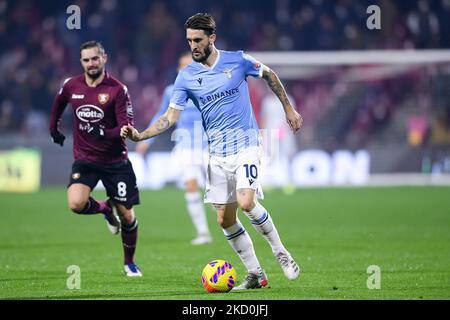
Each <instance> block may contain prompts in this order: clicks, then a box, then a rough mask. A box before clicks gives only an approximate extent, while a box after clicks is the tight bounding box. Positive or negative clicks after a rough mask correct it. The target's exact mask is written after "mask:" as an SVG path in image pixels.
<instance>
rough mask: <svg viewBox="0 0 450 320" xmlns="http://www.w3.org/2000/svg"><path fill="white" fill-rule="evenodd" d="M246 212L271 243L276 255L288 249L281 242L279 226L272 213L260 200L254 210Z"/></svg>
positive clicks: (257, 229) (256, 227)
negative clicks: (276, 224)
mask: <svg viewBox="0 0 450 320" xmlns="http://www.w3.org/2000/svg"><path fill="white" fill-rule="evenodd" d="M244 213H245V215H246V216H247V217H248V218H249V219H250V222H251V223H252V225H253V227H254V228H255V229H256V231H258V232H259V233H260V234H261V235H262V236H263V237H264V238H265V239H266V240H267V242H268V243H269V244H270V246H271V247H272V252H273V254H274V255H277V254H278V253H279V252H281V251H283V252H285V251H286V248H285V247H284V245H283V244H282V243H281V239H280V236H279V235H278V231H277V228H276V227H275V225H274V223H273V221H272V218H271V217H270V214H269V213H268V212H267V210H266V209H265V208H264V207H263V206H262V205H261V204H260V203H259V202H256V206H255V207H254V208H253V210H252V211H250V212H246V211H244Z"/></svg>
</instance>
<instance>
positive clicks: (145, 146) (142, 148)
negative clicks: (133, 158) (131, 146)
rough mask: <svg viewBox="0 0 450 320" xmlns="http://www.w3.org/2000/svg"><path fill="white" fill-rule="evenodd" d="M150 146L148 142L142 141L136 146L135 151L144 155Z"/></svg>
mask: <svg viewBox="0 0 450 320" xmlns="http://www.w3.org/2000/svg"><path fill="white" fill-rule="evenodd" d="M148 147H149V144H148V142H147V141H141V142H139V143H137V144H136V148H135V151H136V152H137V153H139V154H141V155H144V154H145V153H146V152H147V150H148Z"/></svg>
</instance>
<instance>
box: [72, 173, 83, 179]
mask: <svg viewBox="0 0 450 320" xmlns="http://www.w3.org/2000/svg"><path fill="white" fill-rule="evenodd" d="M80 176H81V175H80V174H79V173H78V172H77V173H74V174H72V179H73V180H78V179H80Z"/></svg>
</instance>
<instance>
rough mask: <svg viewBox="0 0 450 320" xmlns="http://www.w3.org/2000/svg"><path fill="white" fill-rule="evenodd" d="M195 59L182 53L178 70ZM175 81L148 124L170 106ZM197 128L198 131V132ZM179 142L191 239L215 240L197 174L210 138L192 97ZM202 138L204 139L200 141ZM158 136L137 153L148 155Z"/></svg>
mask: <svg viewBox="0 0 450 320" xmlns="http://www.w3.org/2000/svg"><path fill="white" fill-rule="evenodd" d="M191 62H192V57H191V53H190V52H185V53H184V54H182V55H181V56H180V58H179V61H178V69H177V70H178V71H180V70H181V69H183V68H184V67H185V66H187V65H188V64H190V63H191ZM172 91H173V84H171V85H169V86H167V87H166V88H165V89H164V94H163V98H162V101H161V105H160V108H159V110H158V112H157V113H156V114H155V116H154V117H153V119H152V121H151V122H150V124H149V125H148V127H150V126H152V125H153V124H154V123H155V122H156V120H158V119H159V118H160V117H161V116H162V115H163V114H164V113H166V111H167V108H168V107H169V102H170V97H171V96H172ZM195 128H197V129H198V131H195ZM174 133H175V140H176V145H175V148H174V152H173V155H174V157H175V160H176V161H177V163H179V165H180V168H181V181H182V183H183V184H184V188H185V191H186V193H185V195H184V197H185V199H186V206H187V209H188V212H189V215H190V217H191V220H192V223H193V224H194V227H195V230H196V231H197V237H196V238H195V239H193V240H192V241H191V244H193V245H201V244H207V243H210V242H212V237H211V234H210V232H209V228H208V221H207V219H206V213H205V207H204V205H203V199H202V195H201V193H200V191H199V182H198V177H199V175H200V174H202V175H204V174H205V166H204V163H205V161H204V159H205V155H204V154H205V152H206V149H205V148H207V141H206V140H205V139H203V134H204V132H203V128H202V117H201V114H200V112H199V111H198V110H197V108H196V107H195V105H194V104H193V103H192V101H191V100H189V101H188V102H187V103H186V107H185V109H184V112H183V113H182V114H181V116H180V119H179V120H178V122H177V126H176V130H175V132H174ZM200 139H201V141H199V140H200ZM154 140H155V139H149V140H145V141H141V142H139V143H138V144H137V145H136V152H138V153H139V154H141V155H145V153H146V152H147V150H148V148H149V146H150V144H151V143H152V142H153V141H154Z"/></svg>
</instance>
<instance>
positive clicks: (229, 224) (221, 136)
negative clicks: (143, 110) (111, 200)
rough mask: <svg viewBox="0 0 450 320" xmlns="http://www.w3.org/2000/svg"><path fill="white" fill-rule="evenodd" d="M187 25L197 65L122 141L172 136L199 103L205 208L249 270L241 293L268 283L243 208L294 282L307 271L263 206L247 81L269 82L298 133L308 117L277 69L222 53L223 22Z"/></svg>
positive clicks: (199, 19) (197, 19)
mask: <svg viewBox="0 0 450 320" xmlns="http://www.w3.org/2000/svg"><path fill="white" fill-rule="evenodd" d="M185 27H186V38H187V41H188V43H189V46H190V48H191V52H192V58H193V59H194V62H193V63H191V64H190V65H188V66H187V67H186V68H184V69H183V70H181V71H180V72H179V74H178V77H177V79H176V81H175V86H174V90H173V94H172V98H171V101H170V104H169V108H168V109H167V112H166V113H165V114H164V115H163V116H162V117H160V118H159V119H158V120H157V122H156V123H155V124H154V125H153V126H151V127H150V128H148V129H146V130H145V131H143V132H141V133H139V132H138V131H137V130H136V129H135V128H133V127H132V126H131V125H127V126H123V127H122V130H121V136H122V137H123V138H125V137H128V138H130V139H131V140H133V141H141V140H144V139H148V138H151V137H153V136H155V135H158V134H160V133H162V132H164V131H166V130H167V129H168V128H170V127H171V126H172V125H174V124H175V123H176V122H177V120H178V118H179V116H180V112H181V110H183V108H184V106H185V104H186V101H187V100H188V99H191V100H192V101H193V102H194V104H195V105H196V107H197V108H198V109H199V110H200V112H201V115H202V119H203V127H204V129H205V132H206V134H207V136H208V143H209V153H210V156H209V162H208V168H207V182H206V192H205V202H207V203H213V204H214V206H215V207H216V210H217V221H218V223H219V225H220V226H221V227H222V229H223V232H224V234H225V237H226V238H227V240H228V242H229V243H230V245H231V246H232V248H233V249H234V251H235V252H236V253H237V254H238V256H239V257H240V259H241V261H242V263H243V264H244V265H245V267H246V268H247V271H248V275H247V277H246V278H245V280H244V281H243V282H242V283H241V284H240V285H239V286H237V287H235V288H234V290H243V289H254V288H261V287H264V286H266V285H267V283H268V281H267V277H266V274H265V272H264V271H263V269H262V268H261V265H260V263H259V261H258V258H257V257H256V254H255V250H254V248H253V243H252V240H251V239H250V237H249V235H248V233H247V232H246V230H245V228H244V227H243V225H242V224H241V222H240V221H239V219H238V218H237V209H238V207H239V208H241V209H242V211H243V212H244V214H245V215H246V216H247V217H248V218H249V219H250V221H251V223H252V224H253V226H254V227H255V229H256V230H257V231H258V232H259V233H260V234H261V235H262V236H263V237H264V238H265V239H266V240H267V242H268V243H269V244H270V246H271V248H272V252H273V254H274V256H275V257H276V258H277V260H278V262H279V264H280V266H281V267H282V269H283V272H284V275H285V276H286V277H287V278H288V279H289V280H294V279H296V278H298V276H299V274H300V268H299V266H298V265H297V263H296V262H295V261H294V259H293V258H292V256H291V254H290V253H289V252H288V250H287V249H286V248H285V247H284V245H283V243H282V242H281V240H280V236H279V235H278V232H277V229H276V227H275V225H274V223H273V221H272V218H271V216H270V215H269V213H268V212H267V210H266V209H265V208H264V207H263V206H262V205H261V204H260V203H259V202H258V200H257V198H262V196H263V194H262V190H261V187H260V184H259V181H258V174H259V169H260V159H261V139H260V135H259V129H258V126H257V123H256V120H255V116H254V114H253V110H252V105H251V103H250V97H249V92H248V85H247V81H246V78H247V76H253V77H261V78H263V79H264V80H266V81H267V83H268V85H269V87H270V88H271V90H272V91H273V92H274V93H275V94H276V95H277V97H278V98H279V99H280V101H281V103H282V105H283V109H284V111H285V113H286V120H287V122H288V124H289V126H290V128H291V130H292V131H293V132H294V133H295V132H296V131H297V130H298V129H300V126H301V124H302V117H301V116H300V114H298V113H297V112H296V111H295V109H294V108H293V107H292V105H291V103H290V101H289V99H288V97H287V94H286V91H285V89H284V87H283V85H282V84H281V82H280V80H279V78H278V76H277V75H276V74H275V73H274V72H273V71H272V70H271V69H270V68H268V67H267V66H264V65H263V64H262V63H260V62H258V61H256V60H255V59H253V58H252V57H250V56H248V55H246V54H244V53H243V52H242V51H235V52H228V51H222V50H218V49H216V47H215V45H214V42H215V40H216V24H215V21H214V20H213V18H212V17H211V16H210V15H209V14H207V13H198V14H196V15H194V16H192V17H190V18H189V19H188V20H187V21H186V23H185Z"/></svg>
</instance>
